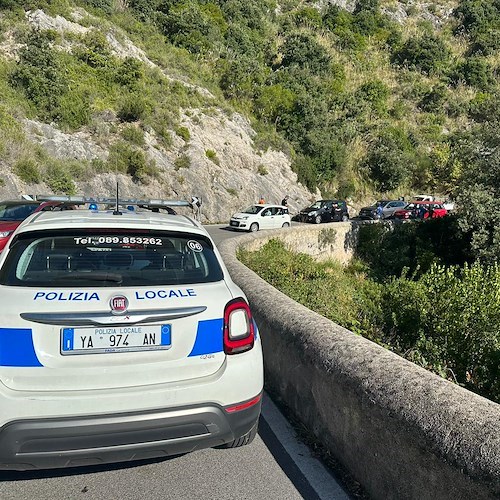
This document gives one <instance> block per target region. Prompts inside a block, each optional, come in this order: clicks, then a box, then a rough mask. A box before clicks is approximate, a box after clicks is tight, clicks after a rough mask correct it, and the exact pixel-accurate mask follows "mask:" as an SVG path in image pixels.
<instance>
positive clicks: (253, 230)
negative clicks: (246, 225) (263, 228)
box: [250, 222, 259, 233]
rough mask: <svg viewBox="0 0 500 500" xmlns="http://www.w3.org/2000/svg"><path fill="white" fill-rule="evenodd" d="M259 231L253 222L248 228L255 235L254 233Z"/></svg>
mask: <svg viewBox="0 0 500 500" xmlns="http://www.w3.org/2000/svg"><path fill="white" fill-rule="evenodd" d="M258 230H259V225H258V224H257V223H256V222H253V223H252V224H251V226H250V231H251V232H252V233H255V231H258Z"/></svg>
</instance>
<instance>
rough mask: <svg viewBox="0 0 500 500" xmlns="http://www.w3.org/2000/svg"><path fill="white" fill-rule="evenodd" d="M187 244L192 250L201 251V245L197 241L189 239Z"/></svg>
mask: <svg viewBox="0 0 500 500" xmlns="http://www.w3.org/2000/svg"><path fill="white" fill-rule="evenodd" d="M187 246H188V247H189V248H190V249H191V250H192V251H193V252H203V247H202V246H201V243H199V242H198V241H194V240H189V241H188V242H187Z"/></svg>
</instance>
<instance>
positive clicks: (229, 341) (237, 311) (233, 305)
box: [224, 297, 255, 354]
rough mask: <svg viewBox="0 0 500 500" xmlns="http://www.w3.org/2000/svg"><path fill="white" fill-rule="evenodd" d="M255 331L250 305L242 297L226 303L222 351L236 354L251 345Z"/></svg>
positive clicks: (246, 349)
mask: <svg viewBox="0 0 500 500" xmlns="http://www.w3.org/2000/svg"><path fill="white" fill-rule="evenodd" d="M254 342H255V331H254V326H253V319H252V313H251V312H250V307H249V306H248V304H247V303H246V301H245V300H244V299H242V298H241V297H240V298H237V299H233V300H231V301H230V302H228V303H227V305H226V308H225V309H224V352H225V353H226V354H238V353H240V352H245V351H248V350H250V349H251V348H252V347H253V344H254Z"/></svg>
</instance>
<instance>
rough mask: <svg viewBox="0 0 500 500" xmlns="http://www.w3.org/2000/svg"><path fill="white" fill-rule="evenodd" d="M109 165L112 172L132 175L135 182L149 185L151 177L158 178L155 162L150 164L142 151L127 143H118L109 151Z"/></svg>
mask: <svg viewBox="0 0 500 500" xmlns="http://www.w3.org/2000/svg"><path fill="white" fill-rule="evenodd" d="M108 165H109V171H110V172H120V173H124V174H128V175H130V176H131V177H132V178H133V180H134V181H137V182H142V183H147V182H148V180H149V177H156V176H158V169H157V167H156V165H155V163H154V162H148V161H147V160H146V157H145V156H144V153H143V152H142V151H141V150H138V149H135V148H133V147H131V146H130V145H129V144H127V143H125V142H118V143H116V144H114V145H112V146H111V147H110V149H109V157H108Z"/></svg>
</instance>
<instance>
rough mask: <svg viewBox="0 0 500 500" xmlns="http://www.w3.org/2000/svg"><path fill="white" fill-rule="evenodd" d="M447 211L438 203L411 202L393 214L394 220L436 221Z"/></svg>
mask: <svg viewBox="0 0 500 500" xmlns="http://www.w3.org/2000/svg"><path fill="white" fill-rule="evenodd" d="M447 213H448V210H446V208H444V206H443V204H442V203H441V202H440V201H411V202H410V203H408V205H406V207H404V208H402V209H400V210H396V211H395V212H394V218H395V219H403V220H407V219H429V218H432V219H436V218H438V217H444V216H445V215H446V214H447Z"/></svg>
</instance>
